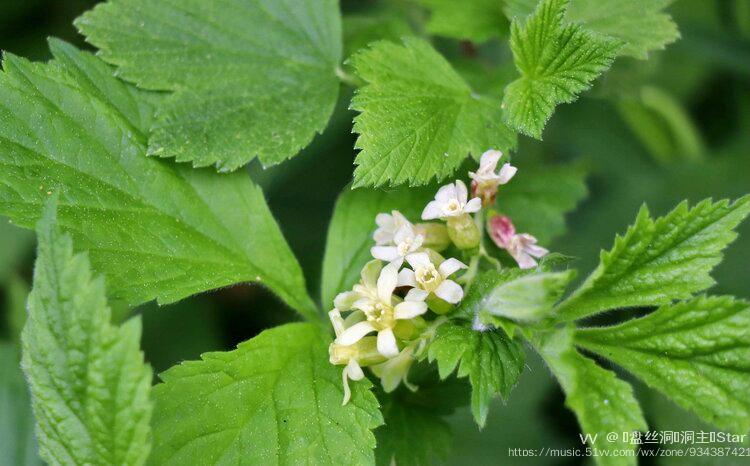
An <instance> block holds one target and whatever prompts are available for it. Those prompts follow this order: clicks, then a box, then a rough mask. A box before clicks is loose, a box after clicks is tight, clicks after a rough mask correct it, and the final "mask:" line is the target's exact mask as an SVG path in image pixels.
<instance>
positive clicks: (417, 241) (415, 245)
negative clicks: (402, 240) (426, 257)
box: [411, 235, 424, 251]
mask: <svg viewBox="0 0 750 466" xmlns="http://www.w3.org/2000/svg"><path fill="white" fill-rule="evenodd" d="M423 243H424V236H423V235H417V236H415V237H414V240H413V241H412V243H411V250H412V251H416V250H417V249H419V248H421V247H422V244H423Z"/></svg>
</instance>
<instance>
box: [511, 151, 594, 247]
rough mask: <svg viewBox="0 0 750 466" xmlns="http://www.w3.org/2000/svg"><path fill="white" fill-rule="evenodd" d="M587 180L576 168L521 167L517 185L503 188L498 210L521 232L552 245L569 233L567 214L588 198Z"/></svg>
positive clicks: (573, 166) (542, 242)
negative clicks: (556, 239)
mask: <svg viewBox="0 0 750 466" xmlns="http://www.w3.org/2000/svg"><path fill="white" fill-rule="evenodd" d="M585 178H586V171H585V170H584V169H583V168H582V167H581V166H580V165H576V164H571V165H545V166H543V167H542V166H539V165H532V166H529V167H525V166H524V165H523V163H521V164H520V166H519V171H518V173H517V174H516V176H515V177H514V179H513V182H512V183H508V184H507V185H505V186H503V187H502V188H500V193H499V194H498V196H497V203H496V206H497V209H498V210H500V211H501V212H502V213H504V214H505V215H508V216H509V217H511V218H512V219H513V224H514V225H515V226H516V229H517V230H518V231H519V232H526V233H531V234H532V235H534V236H535V237H536V238H537V239H538V240H539V242H540V243H541V244H549V242H550V241H552V239H553V238H555V237H557V236H559V235H561V234H563V233H565V214H567V213H569V212H571V211H572V210H574V209H575V208H576V206H577V205H578V203H579V202H581V201H582V200H583V199H584V198H585V197H586V195H587V194H588V191H587V189H586V183H585Z"/></svg>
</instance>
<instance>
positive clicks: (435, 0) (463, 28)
mask: <svg viewBox="0 0 750 466" xmlns="http://www.w3.org/2000/svg"><path fill="white" fill-rule="evenodd" d="M419 3H420V4H422V5H423V6H424V7H426V8H427V9H428V10H430V19H429V21H428V22H427V32H429V33H430V34H433V35H437V36H444V37H451V38H453V39H466V40H470V41H474V42H485V41H487V40H489V39H492V38H493V37H503V36H505V35H506V34H507V30H508V20H506V19H505V16H504V15H503V10H502V1H501V0H464V1H462V2H456V1H454V0H419Z"/></svg>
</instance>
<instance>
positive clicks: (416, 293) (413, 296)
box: [404, 288, 430, 301]
mask: <svg viewBox="0 0 750 466" xmlns="http://www.w3.org/2000/svg"><path fill="white" fill-rule="evenodd" d="M429 294H430V292H429V291H425V290H420V289H419V288H412V289H411V290H409V292H408V293H406V296H404V301H424V300H425V299H427V296H429Z"/></svg>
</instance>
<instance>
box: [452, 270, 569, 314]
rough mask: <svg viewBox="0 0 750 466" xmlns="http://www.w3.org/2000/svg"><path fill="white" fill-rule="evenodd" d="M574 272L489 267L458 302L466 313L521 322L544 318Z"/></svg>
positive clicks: (563, 291) (460, 310)
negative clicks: (492, 268) (499, 269)
mask: <svg viewBox="0 0 750 466" xmlns="http://www.w3.org/2000/svg"><path fill="white" fill-rule="evenodd" d="M574 276H575V271H573V270H568V271H565V272H536V271H534V270H521V269H517V268H512V269H503V270H502V271H496V270H490V271H487V272H485V273H484V274H482V275H480V276H479V277H477V279H476V280H475V282H474V284H472V287H471V288H470V289H469V292H468V293H467V296H466V298H465V299H464V300H463V301H462V302H461V305H460V307H459V309H458V311H459V312H461V313H463V314H465V315H466V316H474V315H479V316H480V317H483V316H499V317H504V318H507V319H511V320H514V321H517V322H520V323H531V322H537V321H539V320H541V319H543V318H544V317H547V316H548V315H549V313H550V312H551V311H552V309H553V307H554V305H555V303H557V301H558V300H559V299H560V298H561V297H562V295H563V293H565V289H566V288H567V286H568V283H570V281H571V280H572V279H573V277H574Z"/></svg>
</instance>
